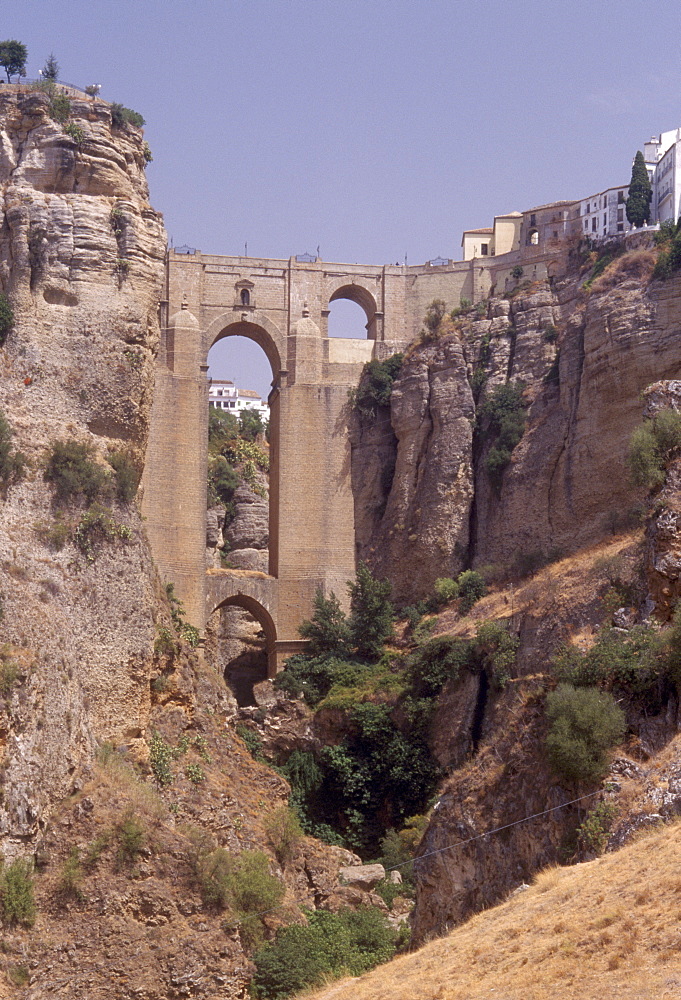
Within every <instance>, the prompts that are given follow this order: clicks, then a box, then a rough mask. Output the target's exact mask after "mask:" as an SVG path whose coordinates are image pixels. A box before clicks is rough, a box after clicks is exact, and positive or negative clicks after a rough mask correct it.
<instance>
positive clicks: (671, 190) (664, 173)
mask: <svg viewBox="0 0 681 1000" xmlns="http://www.w3.org/2000/svg"><path fill="white" fill-rule="evenodd" d="M643 158H644V159H645V161H646V167H647V169H648V177H650V182H651V184H652V185H653V199H652V201H651V203H650V221H651V222H666V221H667V220H669V219H671V220H672V221H673V222H676V220H677V219H678V217H679V215H681V128H675V129H672V130H671V131H670V132H661V133H660V135H659V136H655V135H654V136H653V137H652V139H650V140H649V141H648V142H647V143H646V144H645V146H644V147H643Z"/></svg>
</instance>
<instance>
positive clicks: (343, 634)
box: [298, 587, 350, 656]
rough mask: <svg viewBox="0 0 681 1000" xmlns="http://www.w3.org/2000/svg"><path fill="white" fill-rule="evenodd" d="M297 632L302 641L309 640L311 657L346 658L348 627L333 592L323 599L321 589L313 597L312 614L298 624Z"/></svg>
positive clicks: (348, 637) (348, 643) (348, 638)
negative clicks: (308, 618) (328, 655)
mask: <svg viewBox="0 0 681 1000" xmlns="http://www.w3.org/2000/svg"><path fill="white" fill-rule="evenodd" d="M298 631H299V632H300V634H301V636H302V637H303V639H309V641H310V645H309V651H310V655H311V656H323V655H324V654H329V653H331V654H333V655H335V656H347V654H348V652H349V647H350V626H349V625H348V622H347V619H346V617H345V612H344V611H343V609H342V608H341V606H340V601H339V600H338V598H337V597H336V595H335V594H334V592H333V591H331V594H330V596H329V597H324V594H323V592H322V589H321V587H318V588H317V593H316V594H315V596H314V614H313V615H312V618H311V619H310V620H309V621H304V622H302V623H301V624H300V626H299V628H298Z"/></svg>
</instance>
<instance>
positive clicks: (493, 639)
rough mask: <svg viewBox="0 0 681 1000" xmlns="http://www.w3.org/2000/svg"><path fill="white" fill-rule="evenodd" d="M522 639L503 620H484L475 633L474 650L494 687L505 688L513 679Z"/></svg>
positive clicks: (478, 661) (480, 665)
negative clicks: (510, 630)
mask: <svg viewBox="0 0 681 1000" xmlns="http://www.w3.org/2000/svg"><path fill="white" fill-rule="evenodd" d="M519 643H520V640H519V638H518V636H516V635H512V634H511V633H510V632H509V630H508V627H507V626H506V625H504V624H502V623H501V622H492V621H490V622H482V624H481V625H478V627H477V629H476V633H475V641H474V644H473V652H474V654H475V657H476V660H477V663H478V666H479V667H480V668H481V669H483V670H485V672H486V673H487V676H488V677H489V680H490V683H491V685H492V687H494V688H496V689H497V691H501V690H503V689H504V688H505V687H506V685H507V683H508V682H509V680H510V679H511V668H512V667H513V665H514V664H515V660H516V653H517V650H518V645H519Z"/></svg>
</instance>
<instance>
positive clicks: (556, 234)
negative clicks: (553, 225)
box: [553, 229, 558, 240]
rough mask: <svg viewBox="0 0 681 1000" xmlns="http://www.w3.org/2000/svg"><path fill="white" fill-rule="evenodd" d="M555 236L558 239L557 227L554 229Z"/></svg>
mask: <svg viewBox="0 0 681 1000" xmlns="http://www.w3.org/2000/svg"><path fill="white" fill-rule="evenodd" d="M553 238H554V240H557V239H558V230H557V229H554V230H553Z"/></svg>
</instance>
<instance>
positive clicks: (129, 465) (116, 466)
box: [107, 451, 141, 503]
mask: <svg viewBox="0 0 681 1000" xmlns="http://www.w3.org/2000/svg"><path fill="white" fill-rule="evenodd" d="M107 461H108V463H109V465H110V466H111V467H112V468H113V470H114V473H115V475H114V481H115V489H116V498H117V499H118V500H120V501H121V503H130V501H131V500H134V498H135V494H136V493H137V487H138V486H139V482H140V476H141V470H140V468H139V466H138V464H137V462H136V461H135V459H134V458H133V456H132V455H131V454H130V452H127V451H110V452H109V453H108V455H107Z"/></svg>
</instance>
